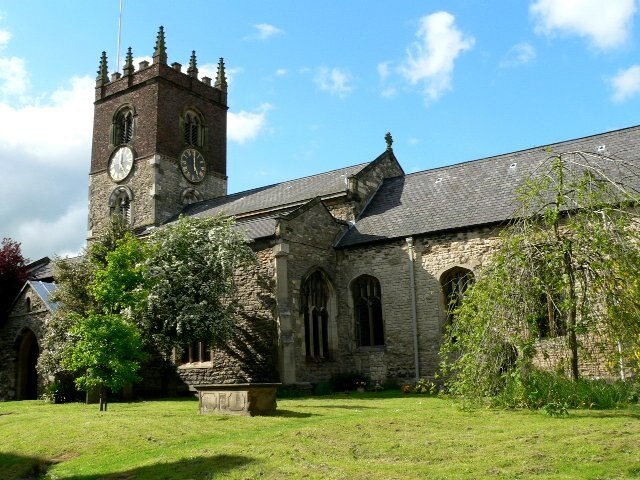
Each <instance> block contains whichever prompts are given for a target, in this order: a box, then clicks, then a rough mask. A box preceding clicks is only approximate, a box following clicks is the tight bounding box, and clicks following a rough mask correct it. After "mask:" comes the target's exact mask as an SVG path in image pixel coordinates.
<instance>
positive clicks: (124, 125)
mask: <svg viewBox="0 0 640 480" xmlns="http://www.w3.org/2000/svg"><path fill="white" fill-rule="evenodd" d="M132 139H133V112H132V110H131V109H130V108H128V107H125V108H121V109H120V110H119V111H118V113H116V116H115V117H114V121H113V144H114V145H121V144H125V143H131V140H132Z"/></svg>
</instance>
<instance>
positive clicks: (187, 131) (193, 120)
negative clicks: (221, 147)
mask: <svg viewBox="0 0 640 480" xmlns="http://www.w3.org/2000/svg"><path fill="white" fill-rule="evenodd" d="M182 132H183V136H184V143H185V144H186V145H189V146H192V147H202V145H203V143H204V142H203V137H204V122H203V119H202V116H201V115H199V114H198V113H196V112H195V111H193V110H187V111H186V112H185V114H184V116H183V118H182Z"/></svg>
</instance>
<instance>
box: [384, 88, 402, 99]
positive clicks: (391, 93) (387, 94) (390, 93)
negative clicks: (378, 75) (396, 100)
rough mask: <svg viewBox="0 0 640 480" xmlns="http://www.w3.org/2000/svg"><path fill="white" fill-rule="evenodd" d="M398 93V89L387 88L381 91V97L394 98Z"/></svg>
mask: <svg viewBox="0 0 640 480" xmlns="http://www.w3.org/2000/svg"><path fill="white" fill-rule="evenodd" d="M397 93H398V91H397V90H396V87H386V88H383V89H382V90H380V95H381V96H382V97H384V98H393V97H395V96H396V95H397Z"/></svg>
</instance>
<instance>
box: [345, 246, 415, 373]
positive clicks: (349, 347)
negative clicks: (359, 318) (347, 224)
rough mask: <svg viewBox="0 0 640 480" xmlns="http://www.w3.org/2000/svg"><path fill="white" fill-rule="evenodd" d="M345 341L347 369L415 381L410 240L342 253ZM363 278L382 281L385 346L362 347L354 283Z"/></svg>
mask: <svg viewBox="0 0 640 480" xmlns="http://www.w3.org/2000/svg"><path fill="white" fill-rule="evenodd" d="M338 272H339V273H338V280H337V282H338V285H340V288H339V302H338V311H339V319H340V324H339V331H340V334H339V337H340V339H341V349H340V353H341V360H342V364H343V369H344V371H356V372H360V373H363V374H364V375H367V376H369V377H370V378H371V379H372V380H379V381H383V380H385V379H386V378H388V377H389V378H396V379H400V380H405V379H412V378H413V376H414V375H415V374H414V360H413V358H414V357H413V353H414V344H413V338H414V336H413V323H412V308H411V289H410V277H409V273H410V271H409V256H408V252H407V249H406V245H405V244H404V241H393V242H389V243H384V244H374V245H368V246H366V247H362V248H357V249H356V248H354V249H348V250H341V251H339V252H338ZM360 275H371V276H373V277H375V278H377V279H378V281H379V282H380V289H381V296H382V317H383V321H384V338H385V345H384V346H382V347H358V346H357V343H356V338H355V332H356V328H355V318H354V305H353V299H352V294H351V288H350V287H351V283H352V282H353V281H354V280H355V279H356V278H358V277H359V276H360Z"/></svg>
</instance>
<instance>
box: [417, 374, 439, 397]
mask: <svg viewBox="0 0 640 480" xmlns="http://www.w3.org/2000/svg"><path fill="white" fill-rule="evenodd" d="M438 390H439V388H438V385H436V384H435V383H434V382H432V381H430V380H425V379H424V378H421V379H420V380H418V381H417V382H416V384H415V386H414V387H413V391H414V392H415V393H424V394H427V395H435V394H437V393H438Z"/></svg>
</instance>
